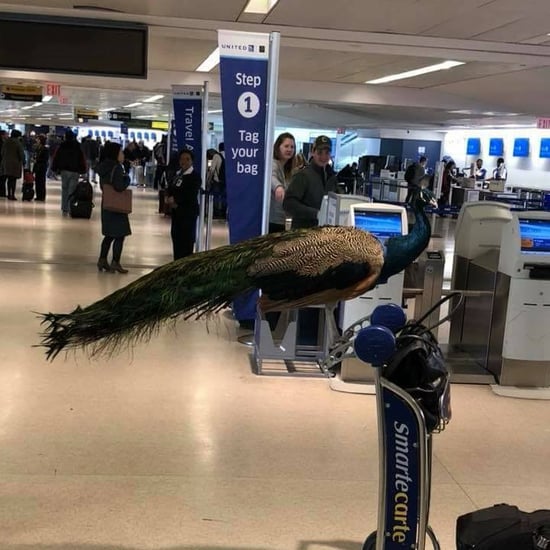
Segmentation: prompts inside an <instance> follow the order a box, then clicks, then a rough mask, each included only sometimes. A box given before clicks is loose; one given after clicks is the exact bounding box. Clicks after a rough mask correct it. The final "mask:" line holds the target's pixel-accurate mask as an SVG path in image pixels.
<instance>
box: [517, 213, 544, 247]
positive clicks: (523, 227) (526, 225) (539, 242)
mask: <svg viewBox="0 0 550 550" xmlns="http://www.w3.org/2000/svg"><path fill="white" fill-rule="evenodd" d="M519 231H520V238H521V251H522V253H524V254H550V220H534V219H528V218H520V219H519Z"/></svg>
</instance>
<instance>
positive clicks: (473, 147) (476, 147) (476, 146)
mask: <svg viewBox="0 0 550 550" xmlns="http://www.w3.org/2000/svg"><path fill="white" fill-rule="evenodd" d="M480 153H481V139H480V138H468V141H467V143H466V154H467V155H479V154H480Z"/></svg>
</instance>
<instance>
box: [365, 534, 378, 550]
mask: <svg viewBox="0 0 550 550" xmlns="http://www.w3.org/2000/svg"><path fill="white" fill-rule="evenodd" d="M375 548H376V531H374V533H371V534H370V535H369V536H368V537H367V540H366V541H365V544H363V550H374V549H375Z"/></svg>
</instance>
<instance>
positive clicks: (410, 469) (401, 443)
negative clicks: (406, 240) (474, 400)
mask: <svg viewBox="0 0 550 550" xmlns="http://www.w3.org/2000/svg"><path fill="white" fill-rule="evenodd" d="M370 321H371V325H370V326H368V327H366V328H363V329H361V330H360V331H359V332H358V333H357V336H356V338H355V343H354V347H355V353H356V355H357V357H358V358H359V359H361V360H362V361H365V362H366V363H369V364H371V365H372V366H373V367H374V369H375V387H376V400H377V411H378V434H379V446H380V452H379V461H380V476H379V500H378V523H377V530H376V531H375V532H374V533H372V534H371V535H370V536H369V537H368V538H367V540H366V541H365V543H364V545H363V550H403V549H405V548H407V549H415V550H424V549H425V545H426V538H427V537H428V538H429V539H430V540H431V542H432V545H433V548H434V549H435V550H440V545H439V542H438V541H437V538H436V536H435V533H434V531H433V530H432V529H431V527H430V526H429V524H428V520H429V512H430V490H431V474H432V433H436V432H439V431H442V430H443V429H444V428H445V426H446V424H447V423H448V422H449V420H450V417H451V411H450V384H449V381H448V379H446V380H442V381H441V383H442V384H443V386H441V387H439V388H438V390H437V401H438V406H439V422H438V424H437V426H435V427H434V426H433V418H430V422H431V424H432V425H431V426H430V429H428V426H427V422H426V414H425V411H426V409H425V408H423V407H422V406H421V404H420V402H419V399H418V395H417V396H413V395H411V392H410V391H406V390H405V389H403V388H401V387H399V386H397V385H396V384H394V383H393V382H391V381H390V380H389V379H388V377H387V376H386V374H387V369H388V367H387V365H388V362H389V361H390V359H391V358H392V356H393V355H394V353H396V335H395V331H398V330H399V329H401V328H402V327H403V326H404V325H405V323H406V316H405V313H404V311H403V310H402V309H401V308H400V307H399V306H397V305H395V304H388V305H384V306H379V307H378V308H377V309H376V310H375V311H374V312H373V314H372V316H371V319H370ZM398 338H399V336H398ZM420 401H421V399H420Z"/></svg>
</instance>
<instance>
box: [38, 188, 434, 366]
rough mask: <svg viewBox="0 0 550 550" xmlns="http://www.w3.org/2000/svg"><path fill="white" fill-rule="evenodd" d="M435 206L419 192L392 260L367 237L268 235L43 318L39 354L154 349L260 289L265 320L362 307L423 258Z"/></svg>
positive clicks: (336, 229)
mask: <svg viewBox="0 0 550 550" xmlns="http://www.w3.org/2000/svg"><path fill="white" fill-rule="evenodd" d="M428 203H432V204H434V203H435V200H434V196H433V194H432V193H431V192H430V191H429V190H427V189H423V190H419V191H418V192H417V194H416V196H415V199H414V200H413V207H414V212H415V217H416V220H415V224H414V226H413V228H412V230H411V231H410V232H409V234H408V235H403V236H398V237H392V238H390V239H388V241H387V242H386V249H385V251H384V249H383V247H382V245H381V243H380V242H379V241H378V239H377V238H376V237H374V236H373V235H371V234H370V233H368V232H366V231H363V230H361V229H356V228H353V227H343V226H323V227H315V228H308V229H295V230H291V231H285V232H282V233H271V234H267V235H262V236H259V237H255V238H253V239H249V240H246V241H242V242H240V243H237V244H233V245H227V246H222V247H219V248H215V249H212V250H208V251H205V252H199V253H197V254H193V255H191V256H187V257H185V258H181V259H179V260H176V261H173V262H171V263H168V264H166V265H163V266H160V267H158V268H157V269H155V270H153V271H152V272H150V273H148V274H147V275H144V276H143V277H141V278H139V279H137V280H135V281H134V282H132V283H130V284H128V285H127V286H125V287H123V288H121V289H119V290H117V291H115V292H113V293H112V294H110V295H108V296H106V297H105V298H103V299H101V300H98V301H97V302H95V303H93V304H91V305H89V306H87V307H85V308H82V307H80V306H78V307H77V308H76V309H75V310H74V311H72V312H71V313H44V314H40V316H41V318H42V324H43V325H45V330H44V331H43V333H42V341H41V343H40V345H41V346H43V347H45V348H46V357H47V358H48V359H49V360H53V359H54V358H55V357H56V356H57V355H58V354H59V353H60V352H61V351H62V350H66V351H68V350H75V349H78V348H86V349H87V351H88V352H89V354H90V355H92V356H93V355H95V354H98V353H102V352H107V353H112V352H114V351H116V350H118V349H119V348H120V347H121V346H124V345H125V344H126V345H131V344H133V343H135V342H137V341H140V340H144V339H145V340H148V339H149V338H150V337H151V336H152V335H154V334H155V333H156V332H157V331H158V330H159V329H160V327H161V326H162V325H163V324H164V323H166V322H169V321H174V320H176V319H178V318H180V317H183V318H184V319H189V318H201V317H203V316H208V315H210V314H214V313H217V312H218V311H220V310H221V309H223V308H226V307H228V306H229V305H230V304H231V302H232V301H233V300H234V299H235V298H236V297H237V296H239V295H241V294H243V293H245V292H248V291H251V290H254V289H260V290H261V297H260V299H259V306H260V308H261V310H262V311H263V312H268V311H283V310H287V309H294V308H302V307H307V306H312V305H320V304H335V303H336V302H338V301H340V300H349V299H352V298H356V297H357V296H360V295H362V294H364V293H365V292H366V291H368V290H369V289H371V288H373V287H374V286H375V285H376V284H377V282H384V281H386V280H387V279H388V278H389V277H391V276H392V275H394V274H396V273H399V272H400V271H402V270H403V269H405V268H406V267H407V266H408V265H409V264H410V263H412V262H413V261H414V260H415V259H416V258H417V257H418V256H419V255H420V253H421V252H422V251H423V250H424V249H425V248H426V246H427V245H428V242H429V239H430V236H431V227H430V223H429V220H428V218H427V216H426V214H425V212H424V207H425V205H426V204H428Z"/></svg>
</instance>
